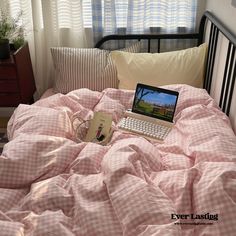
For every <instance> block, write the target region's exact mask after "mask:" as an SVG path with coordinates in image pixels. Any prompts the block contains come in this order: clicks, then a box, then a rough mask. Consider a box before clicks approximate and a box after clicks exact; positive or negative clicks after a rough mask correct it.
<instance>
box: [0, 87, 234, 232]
mask: <svg viewBox="0 0 236 236" xmlns="http://www.w3.org/2000/svg"><path fill="white" fill-rule="evenodd" d="M165 87H166V88H168V89H174V90H177V91H179V93H180V94H179V100H178V105H177V109H176V113H175V125H174V127H173V129H172V131H171V132H170V133H169V135H168V136H167V138H166V140H165V142H164V143H159V142H154V141H148V140H147V139H145V138H143V137H140V136H138V135H135V134H130V133H125V132H123V131H121V130H116V131H115V132H114V133H113V136H112V139H111V140H110V142H109V143H108V144H107V145H105V146H102V145H99V144H96V143H85V142H78V140H77V139H76V137H75V132H74V129H73V125H72V119H73V117H74V115H75V114H76V115H77V116H78V117H80V118H82V119H86V118H87V117H88V116H90V115H91V114H93V112H95V111H103V112H106V113H109V114H112V118H113V126H115V125H116V124H117V122H118V121H119V119H120V118H121V117H122V116H123V113H124V111H125V110H126V109H128V108H130V107H131V105H132V99H133V95H134V92H133V91H128V90H118V89H105V90H104V91H103V92H95V91H90V90H88V89H79V90H75V91H72V92H70V93H68V94H67V95H62V94H56V95H53V96H51V97H48V98H45V99H42V100H39V101H37V102H36V103H34V104H33V105H23V104H21V105H19V106H18V108H17V109H16V110H15V112H14V114H13V116H12V117H11V119H10V121H9V123H8V137H9V140H10V141H9V143H7V144H6V145H5V146H4V150H3V153H2V155H1V156H0V202H1V204H0V235H9V236H19V235H34V236H36V235H58V236H59V235H63V236H66V235H78V236H85V235H86V236H90V235H91V236H99V235H101V236H106V235H107V236H108V235H109V236H111V235H112V236H116V235H117V236H118V235H125V236H137V235H140V236H151V235H161V236H162V235H164V236H168V235H170V236H172V235H175V236H178V235H180V236H183V235H184V236H185V235H186V236H188V235H196V236H198V235H199V236H200V235H201V236H203V235H204V236H205V235H219V236H220V235H227V236H230V235H235V232H236V224H235V218H236V136H235V134H234V132H233V130H232V128H231V126H230V122H229V120H228V117H226V116H225V115H224V114H223V113H222V112H221V111H220V110H219V108H218V107H217V105H216V104H215V102H214V101H213V99H212V98H211V97H210V96H209V95H208V94H207V92H206V91H205V90H203V89H197V88H193V87H190V86H187V85H170V86H165Z"/></svg>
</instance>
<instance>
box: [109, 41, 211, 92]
mask: <svg viewBox="0 0 236 236" xmlns="http://www.w3.org/2000/svg"><path fill="white" fill-rule="evenodd" d="M206 49H207V45H206V44H202V45H200V46H199V47H194V48H189V49H185V50H180V51H173V52H165V53H154V54H152V53H137V54H134V53H127V52H119V51H114V52H111V56H112V59H113V61H114V63H115V65H116V69H117V73H118V80H119V88H121V89H135V87H136V84H137V83H144V84H149V85H153V86H161V85H168V84H188V85H191V86H194V87H202V85H203V76H204V65H205V55H206Z"/></svg>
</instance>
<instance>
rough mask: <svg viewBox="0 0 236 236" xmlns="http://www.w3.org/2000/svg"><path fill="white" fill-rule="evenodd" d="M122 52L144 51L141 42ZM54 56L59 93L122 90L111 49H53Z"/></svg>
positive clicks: (56, 90) (56, 88)
mask: <svg viewBox="0 0 236 236" xmlns="http://www.w3.org/2000/svg"><path fill="white" fill-rule="evenodd" d="M122 50H124V51H127V52H140V42H137V43H134V44H132V45H131V46H130V47H128V48H125V49H122ZM51 54H52V60H53V64H54V69H55V78H54V87H53V90H54V91H55V92H60V93H64V94H65V93H68V92H70V91H72V90H75V89H79V88H88V89H91V90H96V91H102V90H103V89H105V88H117V87H118V79H117V72H116V67H115V65H114V63H113V62H112V59H111V55H110V51H108V50H101V49H98V48H67V47H53V48H51Z"/></svg>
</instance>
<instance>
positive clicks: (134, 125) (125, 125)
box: [118, 117, 170, 140]
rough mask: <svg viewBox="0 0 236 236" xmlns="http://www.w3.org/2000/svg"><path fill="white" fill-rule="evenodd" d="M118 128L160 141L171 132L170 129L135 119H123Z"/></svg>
mask: <svg viewBox="0 0 236 236" xmlns="http://www.w3.org/2000/svg"><path fill="white" fill-rule="evenodd" d="M118 128H121V129H124V130H127V131H130V132H134V133H138V134H141V135H144V136H147V137H150V138H153V139H159V140H164V139H165V137H166V136H167V134H168V133H169V131H170V128H169V127H166V126H163V125H160V124H155V123H152V122H149V121H144V120H140V119H136V118H133V117H125V118H122V119H121V120H120V122H119V123H118Z"/></svg>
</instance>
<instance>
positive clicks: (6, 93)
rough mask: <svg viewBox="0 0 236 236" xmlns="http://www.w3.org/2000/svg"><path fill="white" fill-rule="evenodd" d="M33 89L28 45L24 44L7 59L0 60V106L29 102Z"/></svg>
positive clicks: (13, 105) (31, 98)
mask: <svg viewBox="0 0 236 236" xmlns="http://www.w3.org/2000/svg"><path fill="white" fill-rule="evenodd" d="M35 90H36V88H35V81H34V75H33V70H32V64H31V59H30V53H29V46H28V44H25V45H24V46H23V47H21V48H19V49H18V50H17V51H16V52H13V53H12V54H11V57H10V58H9V59H5V60H0V107H15V106H18V105H19V103H26V104H30V103H32V102H33V95H34V92H35Z"/></svg>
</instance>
